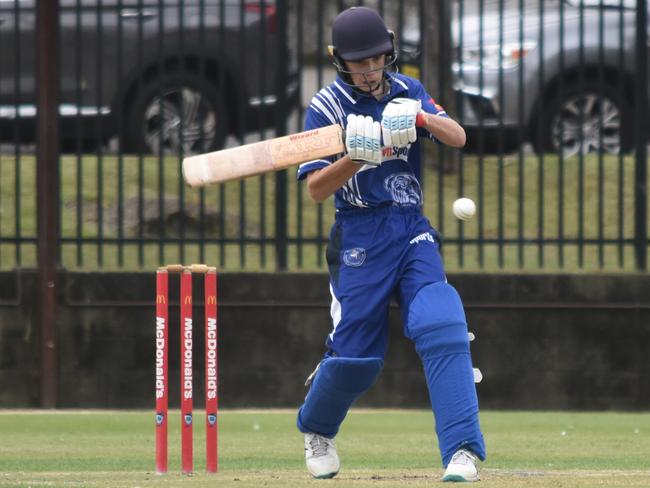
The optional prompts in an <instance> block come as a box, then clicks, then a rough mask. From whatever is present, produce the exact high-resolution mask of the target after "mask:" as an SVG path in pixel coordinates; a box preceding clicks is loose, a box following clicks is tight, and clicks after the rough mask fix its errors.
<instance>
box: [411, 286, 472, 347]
mask: <svg viewBox="0 0 650 488" xmlns="http://www.w3.org/2000/svg"><path fill="white" fill-rule="evenodd" d="M406 335H407V337H409V338H410V339H411V340H413V341H414V342H415V347H416V350H417V351H418V353H419V354H420V356H421V357H422V358H423V359H424V358H426V357H431V356H440V355H445V354H453V353H461V352H469V340H468V336H467V322H466V320H465V312H464V310H463V304H462V302H461V300H460V296H459V295H458V292H457V291H456V289H455V288H454V287H453V286H451V285H450V284H448V283H445V282H438V283H432V284H430V285H427V286H425V287H423V288H422V289H421V290H419V291H418V293H417V294H416V295H415V297H414V298H413V300H412V301H411V304H410V305H409V310H408V315H407V323H406Z"/></svg>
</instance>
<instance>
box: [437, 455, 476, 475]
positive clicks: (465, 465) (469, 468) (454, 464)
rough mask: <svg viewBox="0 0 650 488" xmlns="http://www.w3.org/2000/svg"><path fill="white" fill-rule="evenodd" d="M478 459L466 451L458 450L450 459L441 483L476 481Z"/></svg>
mask: <svg viewBox="0 0 650 488" xmlns="http://www.w3.org/2000/svg"><path fill="white" fill-rule="evenodd" d="M476 463H478V458H477V457H476V456H475V455H474V454H473V453H472V452H470V451H467V450H466V449H459V450H458V451H456V453H455V454H454V455H453V456H452V457H451V461H449V464H448V465H447V469H446V470H445V474H444V475H443V477H442V481H478V480H479V479H480V478H479V477H478V468H477V467H476Z"/></svg>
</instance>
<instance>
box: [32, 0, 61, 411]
mask: <svg viewBox="0 0 650 488" xmlns="http://www.w3.org/2000/svg"><path fill="white" fill-rule="evenodd" d="M58 26H59V2H58V0H40V1H38V2H36V33H37V37H38V39H37V44H36V46H37V48H36V49H37V52H36V57H37V71H36V72H37V76H36V86H37V97H38V99H37V104H38V105H37V106H38V112H37V122H36V123H37V139H36V165H37V178H36V180H37V181H36V189H37V190H36V198H37V214H38V215H37V228H38V229H37V232H38V277H37V280H36V297H37V310H38V311H37V321H38V323H37V324H36V325H37V328H38V331H39V333H40V382H41V388H40V393H41V397H40V402H41V406H42V407H44V408H55V407H56V406H57V401H58V361H57V357H58V349H59V347H58V327H57V323H56V305H57V304H56V291H57V280H56V278H57V277H56V272H57V264H58V263H57V259H58V255H59V253H58V236H57V229H58V216H59V214H58V198H57V195H58V188H59V187H58V162H59V146H58V140H59V134H58V125H57V123H58V121H57V109H58V91H59V86H58V85H59V52H58V51H59V40H58V30H59V28H58Z"/></svg>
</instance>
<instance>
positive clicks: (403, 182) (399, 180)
mask: <svg viewBox="0 0 650 488" xmlns="http://www.w3.org/2000/svg"><path fill="white" fill-rule="evenodd" d="M384 188H386V191H388V192H389V193H390V194H391V197H392V198H393V201H394V202H395V203H397V204H399V205H420V204H421V203H422V190H421V189H420V183H418V180H417V179H416V178H415V176H413V175H412V174H410V173H395V174H392V175H390V176H388V177H387V178H386V179H385V180H384Z"/></svg>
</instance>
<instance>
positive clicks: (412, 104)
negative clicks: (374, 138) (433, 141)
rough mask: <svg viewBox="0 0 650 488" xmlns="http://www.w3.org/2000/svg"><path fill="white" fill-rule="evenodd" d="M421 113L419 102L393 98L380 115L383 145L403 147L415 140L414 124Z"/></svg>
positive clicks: (420, 103)
mask: <svg viewBox="0 0 650 488" xmlns="http://www.w3.org/2000/svg"><path fill="white" fill-rule="evenodd" d="M421 111H422V102H421V101H420V100H411V99H409V98H395V99H393V100H391V101H390V102H389V103H388V105H386V108H385V109H384V112H383V114H382V119H381V126H382V135H383V137H384V145H386V146H397V147H405V146H407V145H408V144H409V143H411V142H415V141H416V140H417V131H416V128H415V122H416V119H417V115H418V113H420V112H421Z"/></svg>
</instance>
